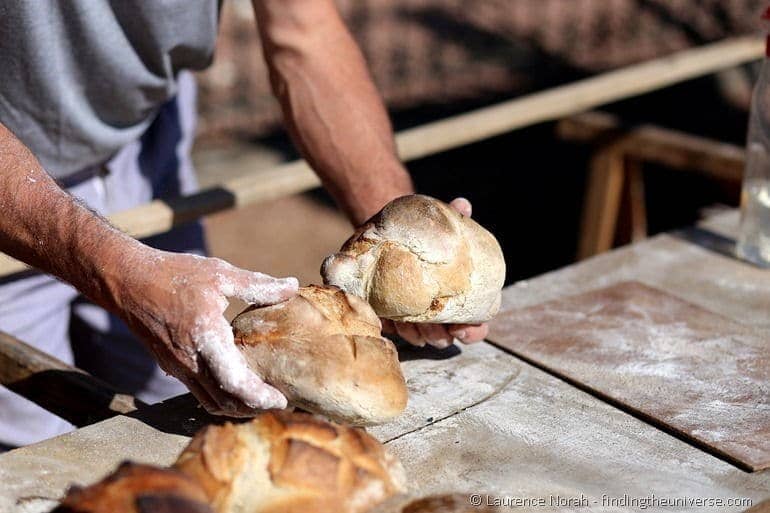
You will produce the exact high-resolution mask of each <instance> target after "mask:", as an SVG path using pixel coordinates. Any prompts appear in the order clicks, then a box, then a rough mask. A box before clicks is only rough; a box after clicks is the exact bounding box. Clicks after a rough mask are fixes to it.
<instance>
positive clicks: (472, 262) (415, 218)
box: [321, 195, 505, 323]
mask: <svg viewBox="0 0 770 513" xmlns="http://www.w3.org/2000/svg"><path fill="white" fill-rule="evenodd" d="M321 274H322V275H323V279H324V283H326V284H329V285H336V286H337V287H340V288H341V289H342V290H344V291H346V292H348V293H350V294H354V295H356V296H359V297H362V298H364V299H366V300H367V301H368V302H369V304H370V305H371V306H372V307H373V308H374V311H375V312H376V313H377V315H379V316H380V317H384V318H387V319H393V320H397V321H405V322H432V323H478V322H484V321H488V320H489V319H491V318H492V317H493V316H494V315H495V314H496V313H497V311H498V309H499V308H500V297H501V289H502V287H503V282H504V281H505V260H504V259H503V252H502V250H501V249H500V245H499V244H498V242H497V239H495V237H494V236H493V235H492V234H491V233H489V232H488V231H487V230H485V229H484V228H482V227H481V226H480V225H479V224H477V223H476V222H475V221H473V220H472V219H470V218H469V217H464V216H463V215H462V214H460V213H459V212H457V211H455V210H454V209H453V208H452V207H450V206H449V205H447V204H445V203H443V202H441V201H438V200H436V199H434V198H430V197H428V196H421V195H412V196H403V197H401V198H397V199H395V200H393V201H391V202H390V203H388V204H387V205H385V207H384V208H383V209H382V210H381V211H380V212H379V213H378V214H376V215H375V216H374V217H372V218H371V219H370V220H369V221H367V222H366V223H365V224H364V225H363V226H361V227H360V228H359V229H358V230H357V231H356V232H355V234H354V235H353V236H352V237H351V238H350V239H348V241H347V242H345V244H344V245H343V246H342V248H341V249H340V252H339V253H335V254H333V255H331V256H329V257H327V258H326V260H324V263H323V265H322V267H321Z"/></svg>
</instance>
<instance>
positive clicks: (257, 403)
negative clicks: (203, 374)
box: [193, 317, 286, 409]
mask: <svg viewBox="0 0 770 513" xmlns="http://www.w3.org/2000/svg"><path fill="white" fill-rule="evenodd" d="M200 328H201V329H199V330H197V332H196V333H194V334H193V342H194V344H195V346H196V348H197V350H198V352H199V354H200V355H201V357H202V358H203V360H204V361H205V362H206V364H207V365H208V367H209V369H210V370H211V372H212V374H213V375H214V378H215V379H216V381H217V382H218V383H219V386H221V387H222V389H223V390H224V391H225V392H228V393H230V394H232V395H234V396H235V397H237V398H238V399H240V400H241V401H243V403H244V404H246V406H248V407H250V408H261V409H268V408H285V407H286V398H285V397H284V396H283V394H281V392H279V391H278V390H276V389H275V388H273V387H271V386H270V385H268V384H266V383H264V382H263V381H262V380H261V379H260V378H259V376H257V375H256V374H255V373H254V372H253V371H252V370H251V369H250V368H249V365H248V363H246V358H245V357H244V356H243V354H242V353H241V352H240V350H239V349H238V348H237V347H236V345H235V341H234V340H233V333H232V330H231V328H230V325H229V324H228V323H227V321H226V320H225V318H224V317H219V318H217V319H216V320H212V321H211V322H210V323H209V324H208V326H205V325H201V326H200Z"/></svg>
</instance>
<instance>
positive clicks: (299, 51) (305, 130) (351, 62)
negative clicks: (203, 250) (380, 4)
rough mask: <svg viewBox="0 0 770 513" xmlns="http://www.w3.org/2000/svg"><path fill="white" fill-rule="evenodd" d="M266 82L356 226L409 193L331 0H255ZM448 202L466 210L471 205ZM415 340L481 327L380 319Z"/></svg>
mask: <svg viewBox="0 0 770 513" xmlns="http://www.w3.org/2000/svg"><path fill="white" fill-rule="evenodd" d="M253 4H254V10H255V13H256V17H257V25H258V28H259V33H260V37H261V39H262V46H263V48H264V53H265V60H266V61H267V65H268V69H269V70H270V82H271V84H272V87H273V90H274V92H275V95H276V97H277V98H278V100H279V102H280V103H281V107H282V108H283V113H284V118H285V120H286V124H287V127H288V129H289V132H290V133H291V136H292V139H293V140H294V142H295V143H296V144H297V146H298V147H299V149H300V151H301V152H302V154H303V156H304V157H305V159H307V161H308V162H309V163H310V165H311V166H312V167H313V169H314V170H315V171H316V173H317V174H318V175H319V176H320V178H321V180H322V182H323V184H324V186H325V187H326V188H327V190H329V192H331V194H332V195H333V196H334V198H335V199H336V200H337V203H338V204H339V205H340V206H341V207H342V209H343V210H344V211H345V212H346V214H347V215H348V217H349V218H350V220H351V221H352V222H353V224H354V225H356V226H358V225H360V224H362V223H363V222H364V221H365V220H367V219H368V218H369V217H371V216H372V215H373V214H375V213H376V212H378V211H379V210H380V209H381V208H382V207H383V206H384V205H385V204H386V203H388V202H389V201H391V200H393V199H395V198H397V197H399V196H403V195H406V194H412V193H413V192H414V188H413V186H412V182H411V179H410V177H409V174H408V173H407V172H406V170H405V169H404V166H403V165H402V164H401V162H400V161H399V159H398V155H397V154H396V147H395V144H394V140H393V131H392V128H391V125H390V120H389V119H388V115H387V112H386V111H385V107H384V106H383V103H382V100H381V99H380V96H379V94H378V93H377V89H376V88H375V86H374V84H373V83H372V80H371V78H370V76H369V73H368V71H367V69H366V63H365V62H364V58H363V56H362V55H361V51H360V50H359V49H358V46H357V45H356V43H355V41H354V40H353V38H352V37H351V35H350V32H349V31H348V30H347V27H345V24H344V22H343V21H342V19H341V18H340V15H339V12H338V11H337V8H336V6H335V4H334V2H333V0H253ZM452 205H453V206H454V207H455V208H457V209H458V210H459V211H460V212H461V213H462V214H463V215H470V209H471V207H470V203H468V202H467V201H466V200H456V201H454V202H452ZM383 327H384V329H385V330H387V331H391V332H393V331H395V332H398V334H399V335H401V336H402V337H403V338H405V339H406V340H408V341H409V342H411V343H413V344H417V345H424V344H426V343H428V344H431V345H433V346H436V347H440V348H443V347H447V346H448V345H450V344H451V342H452V338H458V339H460V340H462V341H463V342H477V341H479V340H482V339H483V338H484V337H485V336H486V333H487V327H486V325H481V326H470V325H446V324H426V323H423V324H410V323H392V322H390V321H386V322H384V323H383Z"/></svg>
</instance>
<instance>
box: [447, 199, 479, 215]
mask: <svg viewBox="0 0 770 513" xmlns="http://www.w3.org/2000/svg"><path fill="white" fill-rule="evenodd" d="M449 206H450V207H452V208H453V209H455V210H457V211H458V212H460V214H462V215H464V216H465V217H470V216H471V213H472V212H473V207H471V202H470V201H468V200H467V199H465V198H456V199H453V200H452V201H451V203H449Z"/></svg>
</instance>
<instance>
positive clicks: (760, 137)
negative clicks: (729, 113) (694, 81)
mask: <svg viewBox="0 0 770 513" xmlns="http://www.w3.org/2000/svg"><path fill="white" fill-rule="evenodd" d="M762 18H763V19H764V20H765V23H767V22H768V21H770V9H768V11H767V12H765V14H764V16H763V17H762ZM768 55H769V56H770V36H769V37H768ZM769 60H770V57H765V60H764V62H763V63H762V71H761V72H760V75H759V80H758V81H757V84H756V86H754V94H753V96H752V101H751V112H750V114H749V132H748V139H747V143H746V169H745V170H744V173H743V188H742V190H741V226H740V233H739V235H738V243H737V245H736V253H737V255H738V257H740V258H742V259H744V260H748V261H750V262H753V263H755V264H757V265H760V266H762V267H770V62H768V61H769Z"/></svg>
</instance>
